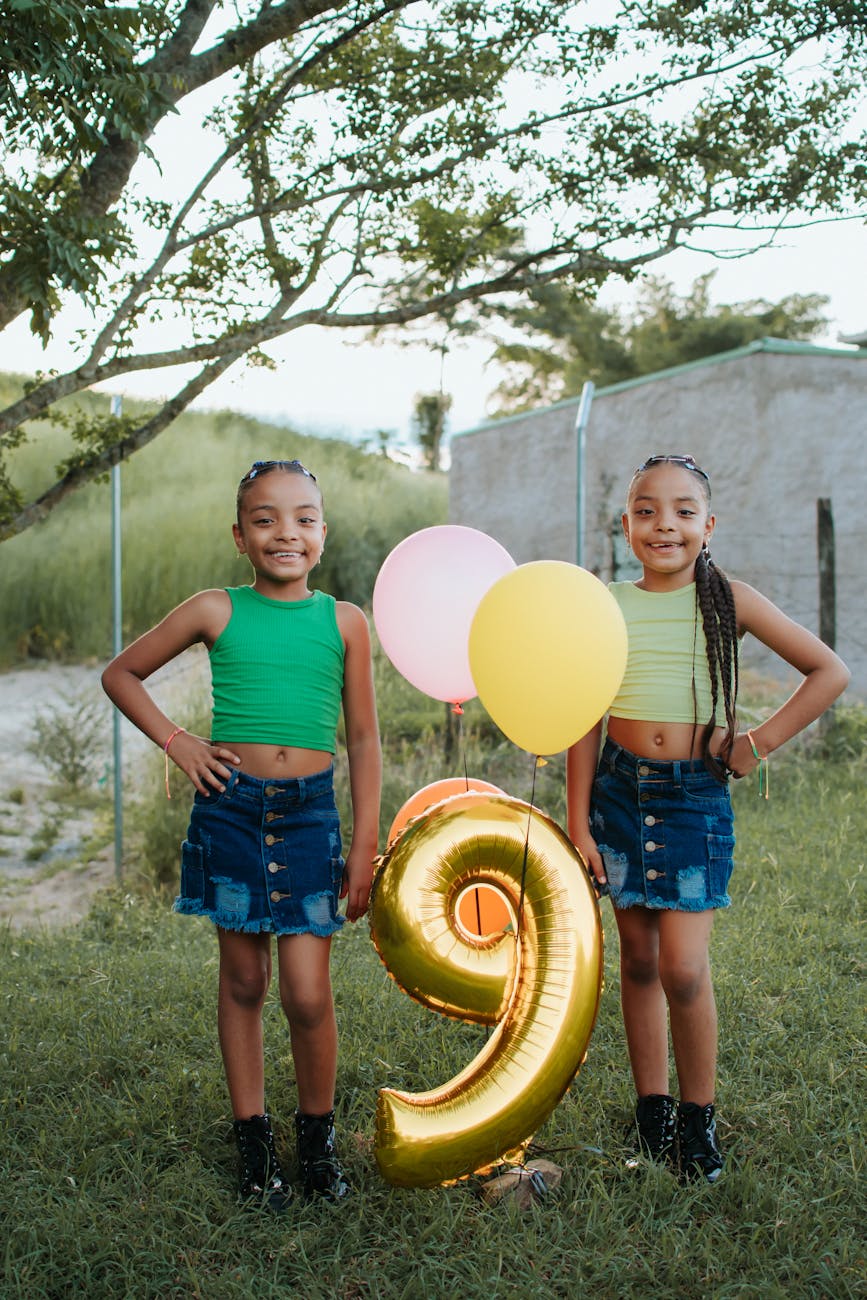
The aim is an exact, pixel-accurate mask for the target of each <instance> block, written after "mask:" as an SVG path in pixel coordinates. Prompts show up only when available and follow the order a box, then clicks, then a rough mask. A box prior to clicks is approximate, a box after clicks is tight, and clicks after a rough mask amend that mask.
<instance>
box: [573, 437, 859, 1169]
mask: <svg viewBox="0 0 867 1300" xmlns="http://www.w3.org/2000/svg"><path fill="white" fill-rule="evenodd" d="M710 495H711V494H710V483H709V481H708V476H707V474H706V473H705V472H704V470H703V469H701V468H700V467H699V466H698V465H697V464H696V463H695V461H694V460H693V459H692V457H690V456H676V455H663V456H652V457H651V458H650V459H649V460H647V461H645V463H644V464H643V465H642V466H641V467H640V468H639V469H638V470H637V471H636V472H635V474H634V475H633V478H632V481H631V483H630V485H629V491H628V495H627V503H626V510H625V511H624V514H623V518H622V523H623V531H624V533H625V535H626V540H627V542H628V543H629V545H630V547H631V548H632V550H633V552H634V554H635V556H636V558H637V559H638V560H639V561H640V563H641V566H642V569H643V575H642V577H641V579H640V580H639V581H638V582H637V583H635V584H623V583H616V584H612V591H613V594H614V596H615V598H616V599H618V601H619V603H620V605H621V609H622V610H623V612H624V616H625V618H626V622H627V629H628V631H629V654H628V661H627V668H626V674H625V677H624V684H623V686H622V687H621V691H620V693H619V694H618V696H617V698H616V699H615V700H614V702H613V704H612V706H611V711H610V714H609V717H608V723H607V738H606V741H605V745H604V747H603V749H602V753H601V755H600V753H599V745H600V739H601V732H602V723H601V722H600V723H599V725H598V726H597V727H595V728H594V729H593V731H592V732H590V733H589V734H588V735H587V736H585V737H584V738H583V739H582V740H580V741H579V742H578V743H577V744H576V745H573V746H572V748H571V749H570V751H569V753H568V756H567V803H568V821H569V833H570V836H571V838H572V840H573V842H574V844H575V846H576V848H577V849H578V851H579V853H580V854H581V857H582V858H583V860H584V862H585V864H586V865H587V868H588V870H589V871H590V872H591V873H592V875H593V878H594V881H595V883H596V885H597V887H598V888H599V891H600V893H608V894H609V895H610V896H611V900H612V903H613V904H614V909H615V917H616V920H617V927H618V932H619V936H620V969H621V1005H622V1010H623V1019H624V1026H625V1030H626V1040H627V1046H628V1050H629V1060H630V1065H631V1068H632V1075H633V1079H634V1081H635V1087H636V1092H637V1094H638V1097H637V1102H636V1107H635V1124H636V1129H637V1146H636V1156H637V1157H640V1156H642V1155H643V1156H648V1157H649V1158H651V1159H655V1160H662V1161H666V1162H669V1163H671V1164H673V1165H674V1166H676V1167H677V1168H678V1169H679V1171H680V1173H681V1174H682V1176H684V1177H698V1178H703V1179H706V1180H707V1181H708V1182H711V1183H712V1182H715V1181H716V1179H717V1178H718V1177H719V1175H720V1173H721V1171H722V1168H723V1157H722V1154H721V1152H720V1150H719V1144H718V1142H717V1138H716V1126H715V1119H714V1095H715V1082H716V1055H717V1019H716V1007H715V1002H714V995H713V987H712V984H711V976H710V965H709V961H708V945H709V940H710V933H711V927H712V924H713V915H714V909H715V908H717V907H726V906H728V904H729V902H730V900H729V897H728V893H727V887H728V881H729V877H730V875H731V871H732V865H733V862H732V851H733V848H734V832H733V824H732V813H731V802H730V799H729V791H728V779H729V777H734V778H736V779H737V778H739V777H742V776H745V775H746V774H747V773H748V772H750V771H752V770H753V768H755V767H756V766H757V765H761V769H760V775H761V776H763V777H764V779H765V780H767V756H768V754H770V753H771V752H772V751H773V750H775V749H778V748H779V746H780V745H782V744H784V743H785V741H787V740H789V739H791V737H792V736H794V735H796V734H797V733H798V732H799V731H801V730H803V728H804V727H806V726H807V725H808V724H809V723H810V722H812V721H813V720H814V719H816V718H818V717H819V715H820V714H821V713H823V712H824V710H825V709H827V708H828V706H829V705H830V704H832V703H833V701H834V700H835V699H836V698H837V696H838V695H840V693H841V692H842V691H843V690H844V689H845V686H846V684H847V682H848V680H849V673H848V670H847V669H846V667H845V665H844V664H843V663H842V662H841V660H840V659H838V657H837V656H836V655H835V654H834V652H833V651H832V650H830V649H829V648H828V647H827V646H826V645H824V644H823V643H822V642H821V641H820V640H819V639H818V638H817V637H815V636H814V635H813V634H812V633H811V632H809V631H807V629H806V628H804V627H801V626H799V625H798V624H797V623H794V622H792V620H791V619H789V618H787V617H786V615H785V614H783V613H782V612H781V611H780V610H779V609H777V608H776V607H775V606H774V605H772V604H771V602H770V601H769V600H766V599H765V598H764V597H763V596H761V595H760V594H759V593H758V592H757V591H755V590H754V589H753V588H752V587H749V586H747V585H746V584H745V583H743V582H734V581H733V582H731V583H729V581H728V580H727V579H726V577H725V575H724V574H723V573H722V572H721V570H720V569H718V568H717V567H716V565H715V564H714V563H713V561H712V560H711V558H710V553H709V550H708V543H709V541H710V537H711V534H712V533H713V530H714V523H715V519H714V515H713V513H712V512H711V504H710ZM618 588H619V589H620V590H618ZM746 632H751V633H752V634H753V636H755V637H757V638H758V639H759V640H760V641H762V642H763V643H764V644H765V645H766V646H768V647H769V648H770V649H771V650H773V651H775V652H776V653H777V654H778V655H780V656H781V657H782V658H783V659H784V660H785V661H786V662H787V663H789V664H791V666H792V667H793V668H795V669H797V670H798V672H800V673H801V674H802V675H803V681H802V682H801V683H800V685H799V686H798V688H797V689H796V690H795V691H794V692H793V694H792V695H791V696H790V697H789V699H788V700H787V701H786V702H785V704H783V705H782V706H781V707H780V708H779V709H777V711H776V712H775V713H773V714H772V715H771V717H769V718H767V719H766V720H765V721H764V722H763V723H762V724H761V725H760V726H758V727H755V728H753V729H752V731H741V730H739V729H738V725H737V718H736V714H735V705H736V697H737V687H738V640H739V638H740V637H741V636H743V635H744V633H746ZM669 1032H670V1034H671V1040H672V1046H673V1049H674V1059H675V1067H676V1072H677V1082H678V1091H679V1102H678V1101H676V1100H675V1098H674V1097H673V1096H672V1095H671V1094H670V1092H669V1078H668V1035H669Z"/></svg>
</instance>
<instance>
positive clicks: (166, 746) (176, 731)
mask: <svg viewBox="0 0 867 1300" xmlns="http://www.w3.org/2000/svg"><path fill="white" fill-rule="evenodd" d="M186 730H187V729H186V727H175V729H174V731H173V732H172V734H171V735H170V736H169V738H168V740H167V741H166V743H165V744H164V745H163V753H164V754H165V756H166V798H167V799H171V797H172V795H171V791H170V790H169V745H170V744H171V743H172V741H173V740H174V738H175V736H179V735H180V734H181V732H182V731H183V732H186Z"/></svg>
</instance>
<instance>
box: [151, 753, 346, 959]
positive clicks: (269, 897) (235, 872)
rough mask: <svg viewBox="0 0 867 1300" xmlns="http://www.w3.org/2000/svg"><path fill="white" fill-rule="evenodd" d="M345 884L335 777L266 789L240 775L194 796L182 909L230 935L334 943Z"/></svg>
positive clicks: (178, 907) (321, 775)
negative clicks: (331, 940)
mask: <svg viewBox="0 0 867 1300" xmlns="http://www.w3.org/2000/svg"><path fill="white" fill-rule="evenodd" d="M342 877H343V858H342V857H341V843H340V821H339V818H338V815H337V808H336V806H335V803H334V784H333V776H332V769H331V768H330V767H329V768H327V769H326V770H325V771H324V772H316V773H314V775H313V776H304V777H295V778H292V779H289V780H280V781H263V780H259V778H257V777H252V776H247V775H246V773H244V772H238V771H234V772H232V774H231V776H230V777H229V778H228V780H227V781H226V789H225V790H224V791H223V793H222V794H220V793H218V792H214V793H213V794H211V795H210V796H208V797H207V798H206V797H205V796H204V795H201V794H199V793H198V791H197V792H196V796H195V800H194V802H193V811H192V814H191V817H190V825H189V828H188V830H187V838H186V839H185V840H184V842H183V844H182V846H181V892H180V895H179V897H178V898H177V899H176V900H175V904H174V910H175V911H176V912H184V913H186V914H187V915H192V916H207V917H209V918H210V919H211V920H212V921H213V922H214V923H215V924H216V925H219V926H222V927H223V929H226V930H242V931H246V932H248V933H252V934H257V933H260V932H266V933H270V934H315V935H319V936H322V937H325V936H327V935H330V934H333V933H334V932H335V930H338V929H339V928H340V927H341V926H342V925H343V917H342V916H339V915H338V912H337V904H338V899H339V896H340V886H341V881H342Z"/></svg>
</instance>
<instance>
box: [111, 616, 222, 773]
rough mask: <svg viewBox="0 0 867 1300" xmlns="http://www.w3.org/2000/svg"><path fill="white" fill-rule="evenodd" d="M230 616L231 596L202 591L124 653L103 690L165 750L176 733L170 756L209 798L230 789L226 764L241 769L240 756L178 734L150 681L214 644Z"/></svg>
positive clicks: (200, 740)
mask: <svg viewBox="0 0 867 1300" xmlns="http://www.w3.org/2000/svg"><path fill="white" fill-rule="evenodd" d="M230 614H231V602H230V599H229V597H228V596H227V595H226V593H225V591H216V590H215V591H200V592H199V594H198V595H197V596H191V597H190V599H189V600H186V601H184V603H183V604H182V605H178V607H177V608H176V609H173V610H172V612H171V613H170V614H168V615H167V616H166V617H165V618H164V619H163V621H162V622H161V623H158V624H157V626H156V627H154V628H151V630H150V631H149V632H145V634H144V636H140V637H139V638H138V640H137V641H133V643H132V645H129V646H127V648H126V649H125V650H122V651H121V652H120V654H119V655H118V656H117V657H116V658H115V659H112V661H111V663H110V664H109V665H108V667H107V668H106V669H105V671H104V672H103V674H102V685H103V689H104V690H105V693H106V695H108V697H109V699H111V700H112V701H113V702H114V703H115V704H116V705H117V707H118V708H119V709H120V711H121V713H123V714H125V716H126V717H127V718H129V720H130V722H133V723H135V725H136V726H137V727H138V729H139V731H143V732H144V734H145V735H146V736H147V737H148V738H149V739H150V740H152V741H153V742H154V744H155V745H159V747H160V749H163V748H164V747H165V744H166V742H167V740H168V739H169V737H170V736H172V733H173V732H174V733H176V734H175V735H174V737H173V739H172V742H171V746H170V749H169V756H170V758H172V759H173V760H174V762H175V763H176V764H177V765H178V767H179V768H181V770H182V771H183V772H185V773H186V774H187V776H188V777H189V778H190V780H191V781H192V783H193V785H194V786H195V787H196V789H197V790H198V791H199V792H200V793H201V794H205V795H206V794H208V792H209V790H210V789H216V790H223V789H224V786H223V781H224V780H225V779H226V777H228V776H229V773H230V769H229V768H228V767H226V766H225V764H226V763H233V764H235V765H237V764H238V763H239V762H240V759H239V758H238V755H237V754H233V753H232V752H231V750H228V749H223V748H222V747H221V746H217V745H211V744H210V742H209V741H208V740H206V739H205V738H204V737H202V736H192V735H190V734H189V733H188V732H186V731H182V732H178V729H177V727H176V725H175V723H174V722H172V720H171V718H169V717H167V715H166V714H165V713H163V711H162V709H160V708H159V707H158V705H157V704H156V702H155V701H154V699H153V697H152V696H151V695H150V693H149V691H148V690H147V689H146V688H145V686H144V682H145V680H146V679H147V678H148V677H150V675H151V673H154V672H156V670H157V669H158V668H162V667H163V665H164V664H167V663H169V662H170V660H172V659H175V658H177V656H178V655H179V654H181V653H182V652H183V651H184V650H187V649H189V647H190V646H191V645H195V644H196V643H197V642H200V641H201V642H205V644H207V645H213V643H214V641H215V640H216V639H217V637H218V636H219V635H220V632H222V630H223V628H224V627H225V625H226V623H227V622H228V620H229V616H230Z"/></svg>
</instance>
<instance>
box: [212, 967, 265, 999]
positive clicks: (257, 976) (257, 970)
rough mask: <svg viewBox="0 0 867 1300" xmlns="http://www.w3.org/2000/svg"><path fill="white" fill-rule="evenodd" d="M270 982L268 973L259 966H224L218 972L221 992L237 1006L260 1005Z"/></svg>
mask: <svg viewBox="0 0 867 1300" xmlns="http://www.w3.org/2000/svg"><path fill="white" fill-rule="evenodd" d="M270 982H271V980H270V973H269V972H268V970H267V969H263V968H262V967H261V966H233V967H229V968H228V969H227V968H225V967H224V968H223V969H222V970H221V972H220V991H221V993H222V994H223V995H224V996H226V997H228V998H229V999H230V1000H231V1001H232V1002H234V1003H235V1005H236V1006H239V1007H249V1008H256V1007H262V1006H263V1005H264V1002H265V998H266V996H267V993H268V986H269V984H270Z"/></svg>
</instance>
